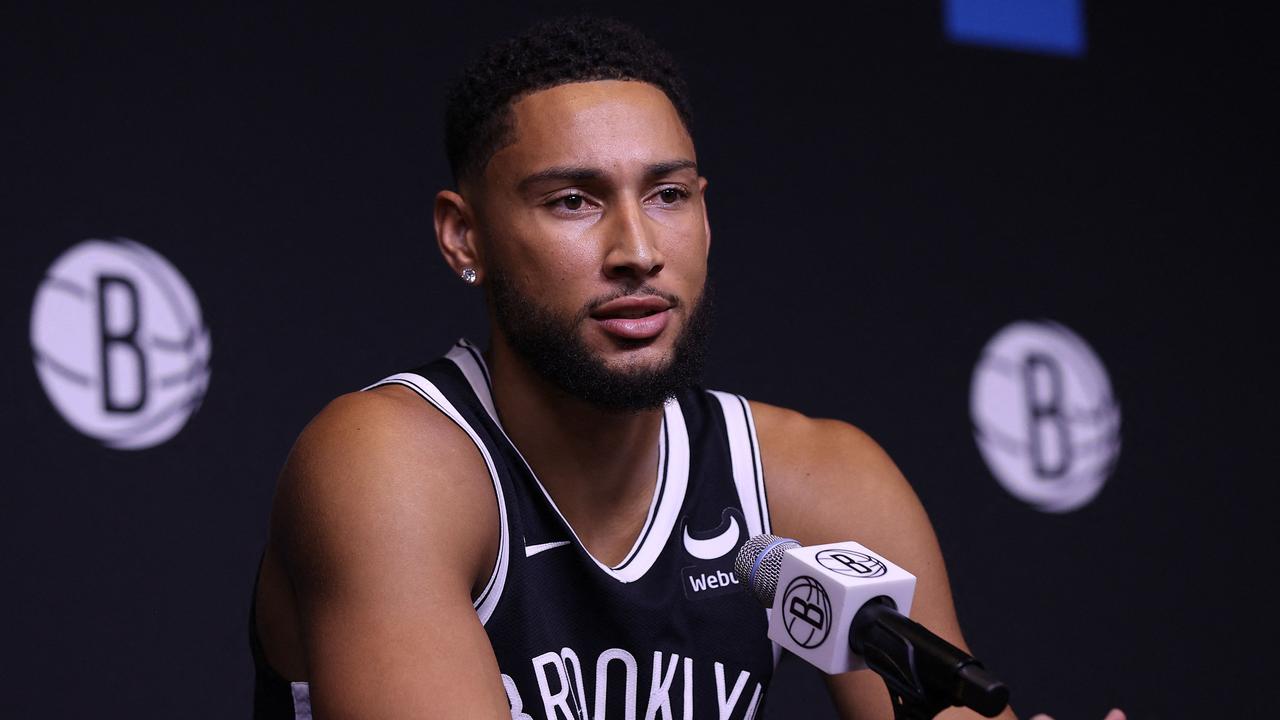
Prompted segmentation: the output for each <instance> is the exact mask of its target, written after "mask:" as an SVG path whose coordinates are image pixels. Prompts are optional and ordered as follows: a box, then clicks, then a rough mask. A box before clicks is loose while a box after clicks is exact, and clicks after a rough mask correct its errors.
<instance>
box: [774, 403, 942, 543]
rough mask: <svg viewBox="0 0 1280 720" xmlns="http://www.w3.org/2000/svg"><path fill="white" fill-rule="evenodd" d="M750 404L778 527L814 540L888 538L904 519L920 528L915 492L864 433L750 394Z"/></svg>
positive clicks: (891, 462) (819, 541) (785, 531)
mask: <svg viewBox="0 0 1280 720" xmlns="http://www.w3.org/2000/svg"><path fill="white" fill-rule="evenodd" d="M751 411H752V415H753V416H754V419H755V424H756V432H757V435H758V437H759V440H760V455H761V462H762V463H763V465H764V472H765V482H766V486H767V490H768V493H769V512H770V515H771V517H772V518H773V525H774V527H775V529H776V530H777V531H778V532H780V533H784V534H790V535H791V536H792V537H795V538H796V539H797V540H800V541H801V542H803V543H805V544H813V543H821V542H833V541H836V540H850V539H860V538H869V539H885V538H883V536H884V535H886V534H891V533H892V532H894V530H895V529H897V530H902V529H904V527H903V520H904V519H907V520H910V521H911V522H910V525H911V526H914V527H916V529H917V531H919V530H920V528H919V527H918V523H919V522H920V521H921V520H923V519H924V518H923V517H922V514H923V510H922V509H921V508H920V504H919V500H918V498H917V497H916V495H915V492H914V491H913V490H912V489H911V486H910V485H909V484H907V481H906V479H905V478H903V476H902V473H901V472H899V470H898V467H897V466H896V465H895V464H894V463H893V461H892V460H891V459H890V458H889V456H888V455H887V454H886V453H885V451H884V450H883V449H882V448H881V447H880V446H879V445H878V444H877V443H876V442H875V441H874V440H872V439H871V437H869V436H868V435H867V434H866V433H864V432H863V431H861V430H859V429H858V428H856V427H854V426H853V425H851V424H849V423H846V422H842V421H839V420H827V419H818V418H810V417H807V416H805V415H803V414H801V413H798V412H796V411H794V410H788V409H786V408H780V407H777V406H773V405H767V404H764V403H757V402H752V403H751ZM904 516H905V518H904ZM925 522H926V524H927V520H926V521H925ZM851 532H856V533H857V535H856V536H855V535H853V534H850V533H851ZM865 544H867V545H871V543H870V542H867V543H865Z"/></svg>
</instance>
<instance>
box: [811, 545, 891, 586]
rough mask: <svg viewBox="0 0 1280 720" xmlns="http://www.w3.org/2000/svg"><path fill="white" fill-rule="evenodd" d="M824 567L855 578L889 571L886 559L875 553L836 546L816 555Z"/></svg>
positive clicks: (816, 558)
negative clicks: (876, 555)
mask: <svg viewBox="0 0 1280 720" xmlns="http://www.w3.org/2000/svg"><path fill="white" fill-rule="evenodd" d="M814 559H815V560H817V561H818V564H819V565H821V566H822V567H824V568H826V569H828V570H831V571H832V572H838V573H840V574H841V575H848V576H849V577H854V578H863V579H867V580H869V579H871V578H878V577H881V576H882V575H884V574H885V572H887V568H885V565H884V561H882V560H881V559H880V558H878V557H875V556H873V555H868V554H867V553H864V552H858V551H857V550H848V549H845V548H835V549H833V550H823V551H822V552H820V553H818V554H817V555H815V556H814Z"/></svg>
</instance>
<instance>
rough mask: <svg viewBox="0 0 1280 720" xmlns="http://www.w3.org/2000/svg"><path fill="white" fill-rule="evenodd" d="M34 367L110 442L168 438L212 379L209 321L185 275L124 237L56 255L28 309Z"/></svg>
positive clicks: (127, 445) (63, 404) (58, 404)
mask: <svg viewBox="0 0 1280 720" xmlns="http://www.w3.org/2000/svg"><path fill="white" fill-rule="evenodd" d="M31 346H32V350H33V353H34V359H35V366H36V374H37V375H38V376H39V378H40V383H41V385H43V386H44V390H45V394H46V395H48V397H49V401H50V402H51V403H53V406H54V408H56V409H57V410H58V412H59V413H60V414H61V415H62V417H63V418H64V419H65V420H66V421H67V422H68V423H69V424H70V425H71V426H72V427H74V428H75V429H77V430H79V431H80V432H81V433H84V434H85V435H88V436H89V437H92V438H94V439H96V440H98V441H100V442H102V443H103V444H104V445H106V446H107V447H111V448H116V449H121V450H141V449H144V448H149V447H154V446H156V445H159V444H160V443H163V442H165V441H166V440H168V439H170V438H172V437H173V436H174V435H176V434H177V433H178V431H179V430H181V429H182V428H183V426H184V425H186V423H187V420H188V419H190V417H191V415H192V414H193V413H194V412H195V411H196V409H197V408H198V407H199V406H200V402H201V400H203V398H204V395H205V392H206V390H207V389H208V386H209V374H210V367H209V355H210V352H211V345H210V339H209V330H208V328H206V327H205V325H204V321H203V319H202V318H201V314H200V303H199V302H198V301H197V300H196V294H195V292H194V291H193V290H192V289H191V286H190V285H189V284H188V283H187V281H186V279H185V278H184V277H183V276H182V274H181V273H180V272H178V270H177V268H175V267H174V266H173V265H172V264H171V263H169V261H168V260H166V259H165V258H163V257H162V256H160V254H159V253H157V252H155V251H154V250H152V249H150V248H148V247H146V246H144V245H142V244H141V243H138V242H134V241H133V240H128V239H125V238H115V239H112V240H85V241H84V242H81V243H78V244H77V245H75V246H73V247H72V248H71V249H69V250H67V251H66V252H64V253H63V254H62V255H61V256H59V257H58V258H57V259H56V260H55V261H54V262H53V265H51V266H50V267H49V270H48V271H47V272H46V273H45V278H44V280H43V281H42V282H41V283H40V288H39V290H37V291H36V297H35V302H34V304H33V306H32V310H31Z"/></svg>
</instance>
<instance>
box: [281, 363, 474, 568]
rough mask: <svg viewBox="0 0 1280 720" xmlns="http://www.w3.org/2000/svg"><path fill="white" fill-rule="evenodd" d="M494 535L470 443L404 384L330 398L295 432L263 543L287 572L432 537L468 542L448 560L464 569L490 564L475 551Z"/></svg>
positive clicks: (356, 561)
mask: <svg viewBox="0 0 1280 720" xmlns="http://www.w3.org/2000/svg"><path fill="white" fill-rule="evenodd" d="M497 532H498V513H497V508H496V504H495V498H494V492H493V488H492V483H491V482H490V480H489V476H488V471H487V468H486V466H485V463H484V461H483V458H482V457H481V456H480V454H479V451H478V450H477V448H476V446H475V445H474V443H472V441H471V439H470V438H469V437H468V436H467V435H466V433H465V432H464V431H463V430H462V429H461V428H460V427H458V426H457V424H455V423H454V422H453V421H452V420H450V419H449V418H447V417H446V416H444V415H443V414H442V413H440V412H439V411H438V410H436V409H435V408H434V407H432V406H431V405H429V404H428V403H426V402H424V401H423V400H422V399H421V398H420V397H418V396H417V395H416V394H415V393H413V392H412V391H410V390H408V389H407V388H402V387H398V386H388V387H385V388H378V389H376V390H371V391H365V392H356V393H350V394H347V395H343V396H340V397H338V398H336V399H335V400H333V401H332V402H331V403H329V405H328V406H326V407H325V408H324V409H323V410H322V411H321V412H320V413H319V414H317V415H316V417H315V418H314V419H313V420H312V421H311V422H310V423H309V424H308V425H307V426H306V428H305V429H304V430H303V431H302V433H301V434H300V435H299V437H298V440H297V442H296V443H295V444H294V447H293V449H292V450H291V452H290V454H289V458H288V460H287V461H286V463H285V467H284V470H283V471H282V472H281V475H280V480H279V484H278V486H277V490H276V498H275V504H274V507H273V510H272V538H271V542H272V545H273V546H274V547H275V549H276V550H277V551H278V552H280V553H281V555H282V559H284V560H285V561H286V563H287V565H288V566H289V567H290V570H291V575H294V576H295V579H297V577H298V576H304V577H305V576H315V575H319V576H326V575H330V574H331V572H330V571H332V570H334V569H335V568H333V567H331V566H332V565H334V564H337V565H343V566H351V567H369V568H375V569H376V568H377V567H379V565H380V564H381V563H379V562H378V561H379V560H389V559H390V556H392V555H398V554H403V553H405V552H411V551H412V548H414V547H415V546H417V545H419V544H428V543H430V542H434V541H437V540H439V539H441V538H449V539H450V544H451V545H452V544H454V543H455V542H456V543H457V545H458V546H459V547H464V548H475V549H476V550H475V551H473V552H470V553H468V552H464V553H460V555H461V556H462V557H460V558H458V561H459V562H460V563H461V564H462V565H463V567H460V568H457V569H458V570H461V571H466V573H467V574H472V572H471V569H475V570H476V572H478V571H479V569H480V568H479V567H478V566H480V565H485V564H490V565H491V564H492V555H487V556H486V555H485V554H484V553H483V552H481V550H484V551H487V550H489V549H491V548H494V547H495V543H496V537H497ZM486 558H487V561H486ZM432 565H434V563H432ZM468 568H471V569H468Z"/></svg>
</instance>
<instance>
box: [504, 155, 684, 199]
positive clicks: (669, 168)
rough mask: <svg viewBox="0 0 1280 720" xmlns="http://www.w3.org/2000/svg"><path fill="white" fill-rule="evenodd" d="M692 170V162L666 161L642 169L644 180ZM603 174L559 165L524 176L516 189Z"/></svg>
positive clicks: (577, 181) (579, 180)
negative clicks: (552, 181) (550, 181)
mask: <svg viewBox="0 0 1280 720" xmlns="http://www.w3.org/2000/svg"><path fill="white" fill-rule="evenodd" d="M687 169H692V170H693V171H695V172H696V171H697V170H698V163H696V162H694V161H692V160H666V161H663V162H657V163H651V164H649V165H646V166H645V168H644V175H645V177H646V178H650V179H652V178H656V177H662V176H663V175H670V174H671V173H673V172H676V171H677V170H687ZM604 175H605V173H604V171H603V170H601V169H600V168H595V167H590V166H586V165H560V166H556V167H549V168H547V169H545V170H539V171H538V172H536V173H533V174H532V175H527V176H525V178H524V179H522V180H521V181H520V182H519V183H518V184H517V185H516V188H517V189H518V190H519V191H520V192H525V191H527V190H528V189H529V188H530V187H531V186H533V185H536V184H538V183H541V182H546V181H549V180H557V181H561V182H571V183H574V184H582V183H589V182H592V181H594V180H599V179H600V178H602V177H604Z"/></svg>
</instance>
